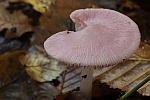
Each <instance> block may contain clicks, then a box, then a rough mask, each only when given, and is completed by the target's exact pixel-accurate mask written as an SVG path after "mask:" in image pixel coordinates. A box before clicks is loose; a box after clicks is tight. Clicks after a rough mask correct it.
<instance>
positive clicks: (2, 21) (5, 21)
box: [0, 3, 32, 38]
mask: <svg viewBox="0 0 150 100" xmlns="http://www.w3.org/2000/svg"><path fill="white" fill-rule="evenodd" d="M0 12H1V13H0V31H1V30H3V29H7V31H6V33H5V37H6V38H15V37H20V36H21V35H22V34H24V33H25V32H31V31H32V27H31V25H30V19H29V18H28V17H27V16H25V15H24V14H23V13H22V12H21V11H15V12H13V13H12V14H11V13H9V12H8V11H7V10H6V9H5V7H4V6H3V4H2V3H1V4H0Z"/></svg>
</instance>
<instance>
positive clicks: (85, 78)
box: [80, 66, 94, 100]
mask: <svg viewBox="0 0 150 100" xmlns="http://www.w3.org/2000/svg"><path fill="white" fill-rule="evenodd" d="M81 70H82V73H81V75H82V79H81V86H80V91H81V92H83V93H84V95H85V98H86V100H91V92H92V80H93V70H94V68H93V67H89V66H88V67H82V68H81Z"/></svg>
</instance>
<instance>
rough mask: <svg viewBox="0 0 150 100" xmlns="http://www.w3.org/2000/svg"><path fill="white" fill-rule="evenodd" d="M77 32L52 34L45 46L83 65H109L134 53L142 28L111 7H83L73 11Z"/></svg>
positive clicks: (55, 54) (67, 60) (56, 55)
mask: <svg viewBox="0 0 150 100" xmlns="http://www.w3.org/2000/svg"><path fill="white" fill-rule="evenodd" d="M70 18H71V19H72V20H73V21H74V22H75V27H76V32H74V31H63V32H58V33H56V34H54V35H52V36H51V37H49V38H48V39H47V40H46V41H45V43H44V48H45V50H46V52H47V53H48V54H49V55H50V56H51V57H53V58H55V59H57V60H59V61H62V62H65V63H67V64H74V65H80V66H108V65H113V64H116V63H118V62H121V61H123V60H125V59H126V58H128V57H130V56H131V55H132V54H133V53H134V52H135V51H136V50H137V49H138V47H139V44H140V38H141V35H140V31H139V29H138V26H137V24H136V23H135V22H134V21H132V20H131V19H130V18H129V17H127V16H126V15H124V14H121V13H119V12H117V11H113V10H109V9H93V8H90V9H80V10H75V11H74V12H72V13H71V14H70Z"/></svg>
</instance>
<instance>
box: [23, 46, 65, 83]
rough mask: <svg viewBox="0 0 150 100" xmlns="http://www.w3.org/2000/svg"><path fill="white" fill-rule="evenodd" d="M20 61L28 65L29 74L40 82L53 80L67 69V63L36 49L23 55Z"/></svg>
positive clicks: (26, 68)
mask: <svg viewBox="0 0 150 100" xmlns="http://www.w3.org/2000/svg"><path fill="white" fill-rule="evenodd" d="M32 49H33V48H32ZM30 50H31V49H30ZM20 61H21V63H22V64H23V65H26V67H25V70H26V71H27V73H28V75H30V76H31V77H32V78H33V79H34V80H36V81H39V82H46V81H52V80H53V79H56V78H57V77H58V76H60V74H61V73H62V72H63V71H64V70H66V66H65V65H62V64H61V63H59V62H58V61H56V60H54V59H51V58H48V57H47V55H46V54H44V53H42V52H40V51H37V50H34V49H33V50H31V51H30V52H28V53H27V54H26V55H24V56H21V57H20Z"/></svg>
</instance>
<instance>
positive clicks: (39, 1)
mask: <svg viewBox="0 0 150 100" xmlns="http://www.w3.org/2000/svg"><path fill="white" fill-rule="evenodd" d="M10 1H11V2H25V3H29V4H31V5H32V6H33V8H34V9H35V10H36V11H39V12H41V13H44V12H45V11H47V10H48V9H49V7H50V5H51V4H52V3H54V2H55V0H10Z"/></svg>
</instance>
